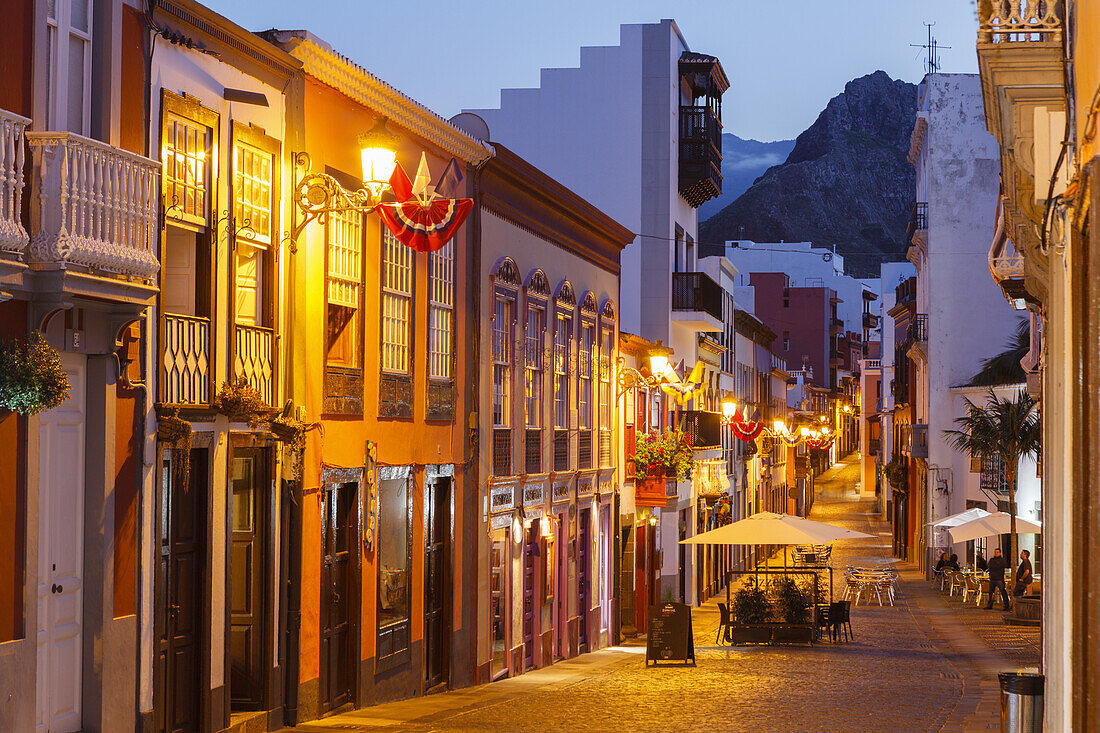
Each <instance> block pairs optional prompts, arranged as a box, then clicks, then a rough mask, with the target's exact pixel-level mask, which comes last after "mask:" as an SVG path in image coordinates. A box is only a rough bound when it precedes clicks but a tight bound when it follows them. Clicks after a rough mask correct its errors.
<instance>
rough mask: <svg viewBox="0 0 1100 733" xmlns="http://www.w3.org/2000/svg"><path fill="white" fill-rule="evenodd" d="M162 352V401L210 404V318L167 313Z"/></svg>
mask: <svg viewBox="0 0 1100 733" xmlns="http://www.w3.org/2000/svg"><path fill="white" fill-rule="evenodd" d="M161 320H162V322H163V329H164V330H163V333H164V336H163V338H162V339H161V354H160V398H159V399H160V401H161V402H163V403H166V404H170V405H207V404H210V398H211V395H210V319H209V318H202V317H199V316H183V315H174V314H171V313H166V314H164V317H163V318H162V319H161Z"/></svg>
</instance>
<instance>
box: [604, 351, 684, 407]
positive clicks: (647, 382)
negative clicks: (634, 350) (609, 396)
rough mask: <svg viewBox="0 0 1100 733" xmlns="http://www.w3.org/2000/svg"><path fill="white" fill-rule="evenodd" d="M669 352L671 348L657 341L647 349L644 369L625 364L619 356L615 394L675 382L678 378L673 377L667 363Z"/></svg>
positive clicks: (619, 394)
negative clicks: (647, 357) (646, 364)
mask: <svg viewBox="0 0 1100 733" xmlns="http://www.w3.org/2000/svg"><path fill="white" fill-rule="evenodd" d="M671 353H672V349H670V348H668V347H667V346H662V345H661V342H660V341H658V342H657V343H656V344H655V345H654V346H653V348H651V349H650V350H649V368H648V369H645V367H643V368H642V369H636V368H634V367H630V366H627V365H626V359H625V358H623V357H622V356H620V357H619V359H618V361H617V363H618V366H619V374H618V386H619V389H618V395H617V396H619V397H622V396H623V395H624V394H626V392H627V390H629V389H653V388H657V387H662V386H667V385H670V384H675V383H677V382H678V381H679V380H678V379H673V377H675V376H676V373H675V372H673V371H672V370H671V368H670V367H669V364H668V357H669V354H671ZM670 374H671V376H670Z"/></svg>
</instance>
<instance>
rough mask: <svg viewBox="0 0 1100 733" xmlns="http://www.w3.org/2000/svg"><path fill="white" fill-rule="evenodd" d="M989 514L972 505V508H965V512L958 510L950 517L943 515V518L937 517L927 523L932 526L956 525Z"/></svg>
mask: <svg viewBox="0 0 1100 733" xmlns="http://www.w3.org/2000/svg"><path fill="white" fill-rule="evenodd" d="M990 514H991V512H987V511H986V510H985V509H979V508H978V507H974V508H973V509H967V510H966V511H965V512H959V513H958V514H952V515H951V516H950V517H944V518H943V519H937V520H936V521H935V522H929V524H930V525H932V526H933V527H957V526H959V525H960V524H965V523H966V522H969V521H970V520H972V519H981V518H982V517H988V516H989V515H990Z"/></svg>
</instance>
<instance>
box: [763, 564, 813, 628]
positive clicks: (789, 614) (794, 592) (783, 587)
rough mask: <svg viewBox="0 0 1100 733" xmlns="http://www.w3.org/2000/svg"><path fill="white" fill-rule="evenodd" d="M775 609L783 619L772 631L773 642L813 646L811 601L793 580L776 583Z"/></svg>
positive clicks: (781, 579)
mask: <svg viewBox="0 0 1100 733" xmlns="http://www.w3.org/2000/svg"><path fill="white" fill-rule="evenodd" d="M774 592H775V607H776V611H777V613H778V615H779V617H780V619H781V622H780V623H778V624H776V626H775V628H773V629H772V641H773V642H775V643H780V644H792V643H810V644H813V639H814V636H813V630H814V629H813V625H812V623H811V621H812V618H811V616H810V613H811V607H810V599H809V598H808V597H807V594H806V593H805V592H803V590H802V588H800V587H799V586H798V583H796V582H795V581H794V580H793V579H792V578H780V579H779V580H778V581H777V582H776V583H775V591H774Z"/></svg>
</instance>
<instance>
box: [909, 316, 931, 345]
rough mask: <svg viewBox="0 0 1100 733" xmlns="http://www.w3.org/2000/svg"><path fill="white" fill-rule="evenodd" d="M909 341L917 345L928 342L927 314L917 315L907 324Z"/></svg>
mask: <svg viewBox="0 0 1100 733" xmlns="http://www.w3.org/2000/svg"><path fill="white" fill-rule="evenodd" d="M908 335H909V339H910V340H911V341H916V342H918V343H925V342H927V341H928V314H927V313H918V314H917V315H915V316H913V322H912V323H910V324H909V334H908Z"/></svg>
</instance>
